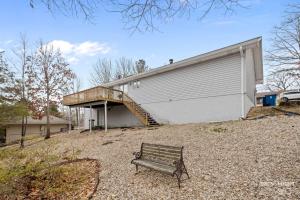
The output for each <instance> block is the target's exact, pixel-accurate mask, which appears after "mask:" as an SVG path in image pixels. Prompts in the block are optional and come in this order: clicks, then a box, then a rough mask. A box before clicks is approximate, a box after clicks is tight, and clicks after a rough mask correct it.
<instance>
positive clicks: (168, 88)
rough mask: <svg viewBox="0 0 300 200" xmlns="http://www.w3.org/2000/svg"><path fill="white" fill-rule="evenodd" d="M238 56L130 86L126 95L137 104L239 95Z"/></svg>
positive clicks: (169, 73) (179, 70) (146, 79)
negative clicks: (136, 86)
mask: <svg viewBox="0 0 300 200" xmlns="http://www.w3.org/2000/svg"><path fill="white" fill-rule="evenodd" d="M240 67H241V59H240V55H239V54H235V55H232V56H228V57H225V58H219V59H216V60H213V61H209V62H206V63H202V64H198V65H194V66H189V67H185V68H181V69H178V70H174V71H170V72H166V73H162V74H158V75H156V76H152V77H147V78H144V79H141V80H140V87H139V88H135V87H134V86H133V83H131V84H129V87H128V94H129V96H130V97H132V98H133V99H134V100H135V101H136V102H138V103H140V104H148V103H160V102H169V101H178V100H185V99H197V98H203V97H205V98H207V97H215V96H222V95H233V94H238V93H240V91H241V86H240V85H241V80H240V79H241V78H240V77H241V75H240V71H241V70H240Z"/></svg>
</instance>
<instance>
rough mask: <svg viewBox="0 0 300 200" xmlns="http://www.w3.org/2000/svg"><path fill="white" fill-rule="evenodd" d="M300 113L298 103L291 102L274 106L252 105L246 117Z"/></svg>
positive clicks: (256, 117)
mask: <svg viewBox="0 0 300 200" xmlns="http://www.w3.org/2000/svg"><path fill="white" fill-rule="evenodd" d="M293 113H294V114H295V115H298V114H299V115H300V105H297V104H292V105H287V106H276V107H262V106H260V107H253V108H252V109H251V110H250V111H249V113H248V115H247V119H262V118H264V117H267V116H279V115H289V114H293Z"/></svg>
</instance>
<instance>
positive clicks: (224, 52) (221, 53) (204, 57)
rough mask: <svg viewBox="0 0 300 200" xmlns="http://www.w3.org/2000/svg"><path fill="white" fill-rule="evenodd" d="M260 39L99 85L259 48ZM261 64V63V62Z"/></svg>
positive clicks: (158, 72)
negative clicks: (245, 49)
mask: <svg viewBox="0 0 300 200" xmlns="http://www.w3.org/2000/svg"><path fill="white" fill-rule="evenodd" d="M261 40H262V37H256V38H252V39H249V40H246V41H243V42H239V43H236V44H233V45H230V46H226V47H223V48H220V49H216V50H213V51H210V52H207V53H204V54H200V55H197V56H193V57H190V58H186V59H183V60H181V61H178V62H174V63H173V64H167V65H163V66H161V67H158V68H154V69H151V70H149V71H147V72H144V73H140V74H135V75H132V76H129V77H126V78H123V79H120V80H115V81H112V82H109V83H105V84H103V85H101V86H104V87H112V86H115V85H119V84H124V83H127V82H130V81H134V80H138V79H141V78H145V77H150V76H153V75H156V74H160V73H164V72H168V71H172V70H175V69H178V68H181V67H186V66H190V65H192V64H197V63H201V62H205V61H209V60H212V59H215V58H220V57H224V56H227V55H230V54H234V53H238V52H239V51H240V47H241V46H242V47H243V48H251V47H258V46H257V45H258V44H259V46H260V48H261ZM261 65H262V64H261ZM256 81H257V82H260V81H261V80H256Z"/></svg>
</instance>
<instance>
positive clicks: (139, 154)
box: [133, 152, 142, 159]
mask: <svg viewBox="0 0 300 200" xmlns="http://www.w3.org/2000/svg"><path fill="white" fill-rule="evenodd" d="M133 155H134V156H135V159H139V158H141V156H142V154H141V152H133Z"/></svg>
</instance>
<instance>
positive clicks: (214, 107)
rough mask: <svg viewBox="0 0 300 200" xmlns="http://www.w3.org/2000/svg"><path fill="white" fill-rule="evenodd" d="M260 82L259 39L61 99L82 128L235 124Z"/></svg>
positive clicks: (244, 112) (261, 64) (245, 110)
mask: <svg viewBox="0 0 300 200" xmlns="http://www.w3.org/2000/svg"><path fill="white" fill-rule="evenodd" d="M262 82H263V63H262V39H261V37H259V38H255V39H251V40H248V41H245V42H241V43H238V44H235V45H231V46H228V47H225V48H222V49H218V50H215V51H211V52H208V53H205V54H201V55H198V56H195V57H191V58H188V59H185V60H181V61H178V62H174V63H170V64H168V65H165V66H162V67H159V68H155V69H152V70H150V71H147V72H144V73H140V74H137V75H133V76H130V77H127V78H124V79H120V80H116V81H112V82H110V83H106V84H103V85H102V86H98V87H94V88H90V89H87V90H84V91H81V92H78V93H74V94H70V95H67V96H64V105H67V106H70V109H71V108H72V107H76V106H78V107H84V108H85V128H90V127H91V122H93V124H94V126H104V127H105V126H106V127H128V126H140V125H156V124H157V123H159V124H183V123H198V122H213V121H226V120H236V119H239V118H241V117H245V116H246V115H247V113H248V111H249V109H250V108H251V107H252V106H255V100H256V97H255V93H256V84H261V83H262Z"/></svg>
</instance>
